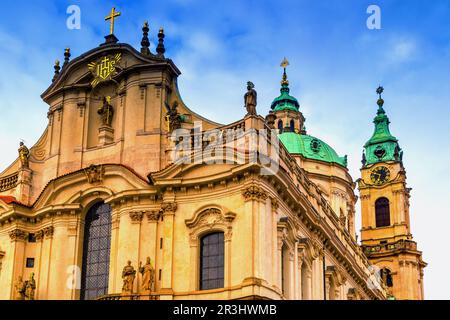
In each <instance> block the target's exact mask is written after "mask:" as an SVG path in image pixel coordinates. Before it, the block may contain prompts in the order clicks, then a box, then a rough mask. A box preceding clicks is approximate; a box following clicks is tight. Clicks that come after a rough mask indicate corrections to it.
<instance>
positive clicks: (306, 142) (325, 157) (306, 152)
mask: <svg viewBox="0 0 450 320" xmlns="http://www.w3.org/2000/svg"><path fill="white" fill-rule="evenodd" d="M278 137H279V139H280V141H281V142H282V143H283V145H284V146H285V147H286V149H287V150H288V151H289V153H291V154H300V155H302V156H304V157H305V158H307V159H314V160H319V161H325V162H328V163H336V164H339V165H341V166H343V167H347V156H345V157H339V156H338V154H337V153H336V151H334V149H333V148H332V147H330V146H329V145H328V144H326V143H325V142H323V141H322V140H320V139H318V138H315V137H313V136H310V135H306V134H299V133H295V132H284V133H282V134H280V135H279V136H278Z"/></svg>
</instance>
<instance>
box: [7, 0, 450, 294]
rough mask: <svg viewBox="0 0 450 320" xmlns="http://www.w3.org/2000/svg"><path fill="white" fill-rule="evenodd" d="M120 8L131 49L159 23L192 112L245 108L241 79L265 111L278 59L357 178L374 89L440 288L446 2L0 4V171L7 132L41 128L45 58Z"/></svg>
mask: <svg viewBox="0 0 450 320" xmlns="http://www.w3.org/2000/svg"><path fill="white" fill-rule="evenodd" d="M73 4H75V5H79V6H80V8H81V30H69V29H67V28H66V19H67V18H68V15H67V14H66V9H67V7H68V6H69V5H73ZM371 4H376V5H378V6H379V7H380V8H381V30H369V29H368V28H367V26H366V20H367V18H368V17H369V15H368V14H367V13H366V9H367V7H368V6H369V5H371ZM112 6H116V7H117V9H118V10H119V11H121V12H122V17H120V18H119V19H118V22H117V27H116V32H115V33H116V35H117V37H118V38H119V39H120V41H121V42H127V43H130V44H131V45H133V46H135V47H136V48H139V43H140V40H141V36H142V34H141V26H142V23H143V22H144V21H145V20H148V21H149V24H150V28H151V30H150V36H151V41H152V48H151V49H152V50H153V51H154V50H155V39H156V34H157V31H158V29H159V27H160V26H164V28H165V30H166V36H167V38H166V48H167V53H166V56H167V57H170V58H171V59H173V60H174V62H175V63H176V64H177V66H178V67H179V68H180V70H181V71H182V73H183V74H182V75H181V77H180V79H179V87H180V91H181V95H182V97H183V99H184V101H185V103H186V104H187V105H188V106H189V107H190V108H191V109H192V110H194V111H196V112H198V113H200V114H202V115H204V116H206V117H209V118H210V119H212V120H215V121H217V122H221V123H229V122H232V121H235V120H237V119H239V118H241V117H242V116H243V115H244V109H243V106H242V105H243V98H242V96H243V94H244V92H245V84H246V82H247V81H248V80H251V81H253V82H254V83H255V85H256V89H257V91H258V95H259V101H258V111H259V113H261V114H263V115H265V114H266V113H267V112H268V110H269V106H270V103H271V101H272V100H273V98H275V97H276V96H277V95H278V93H279V81H280V78H281V69H280V67H279V64H280V62H281V60H282V59H283V57H284V56H286V57H287V58H288V59H289V61H290V63H291V65H290V66H289V68H288V76H289V80H290V82H291V93H292V95H294V96H295V97H297V98H298V99H299V101H300V105H301V111H302V112H303V113H304V116H305V117H306V119H307V123H306V126H307V129H308V132H309V133H310V134H312V135H315V136H317V137H319V138H321V139H323V140H325V141H326V142H328V143H329V144H330V145H332V146H333V147H334V148H335V149H336V151H337V152H338V153H339V154H340V155H344V154H348V156H349V168H350V172H351V174H352V176H353V177H354V179H357V178H358V176H359V167H360V160H361V152H362V146H363V144H364V143H365V142H366V141H367V140H368V139H369V137H370V136H371V134H372V130H373V124H372V119H373V117H374V115H375V112H376V107H377V106H376V94H375V89H376V87H377V86H378V85H379V84H382V85H383V86H384V87H385V94H384V99H385V100H386V104H385V109H386V111H387V113H388V116H389V117H390V120H391V122H392V124H391V132H392V133H393V134H394V135H395V136H396V137H397V138H398V139H399V140H400V144H401V146H402V147H403V149H404V152H405V157H404V160H405V165H406V168H407V173H408V182H409V186H410V187H412V188H413V191H412V199H411V220H412V231H413V235H414V236H415V240H417V241H418V243H419V247H420V249H422V250H423V251H424V259H425V260H426V261H427V262H429V267H428V268H427V269H426V270H425V287H426V288H425V290H426V296H427V298H430V299H432V298H435V299H439V298H440V299H448V298H450V294H449V293H448V289H447V286H448V285H449V284H450V283H449V280H448V277H447V276H446V272H447V266H448V263H449V260H450V258H448V255H446V251H447V250H446V246H445V242H446V237H445V235H446V234H447V233H448V226H449V225H450V212H449V211H450V210H449V209H448V205H447V199H449V197H450V188H449V186H448V184H449V183H448V181H449V179H450V176H449V175H450V174H449V172H450V171H449V169H448V168H447V165H448V163H449V159H450V152H449V143H448V141H449V139H450V129H449V125H448V120H449V119H450V110H449V109H450V108H449V101H450V75H449V70H450V20H449V19H448V17H449V16H450V2H449V1H448V0H433V1H425V0H415V1H413V0H411V1H403V0H391V1H375V0H373V1H365V0H348V1H341V0H334V1H331V0H329V1H325V0H322V1H317V0H316V1H313V0H310V1H306V0H304V1H299V0H296V1H293V0H292V1H291V0H286V1H283V2H279V1H261V0H260V1H248V0H247V1H233V0H227V1H200V0H198V1H197V0H172V1H170V0H165V1H115V2H114V1H108V0H101V1H100V0H85V1H74V0H72V1H63V0H60V1H49V0H45V1H44V0H40V1H32V2H31V1H27V2H25V1H20V2H19V1H10V0H6V1H5V0H4V1H2V9H3V12H6V13H7V14H3V15H2V19H0V68H1V70H2V72H1V73H0V96H1V99H0V110H1V112H2V113H1V114H2V117H1V125H0V150H2V156H1V157H0V170H3V169H4V168H6V167H7V166H8V165H9V164H10V163H11V162H12V161H13V160H14V158H15V157H16V154H17V147H18V141H19V139H24V140H25V141H26V143H27V144H28V145H29V146H31V145H32V144H33V143H35V142H36V140H37V139H38V138H39V136H40V134H41V133H42V131H43V130H44V128H45V126H46V123H47V119H46V112H47V106H46V105H45V104H44V103H43V102H42V101H41V100H40V97H39V96H40V94H41V93H42V92H43V91H44V90H45V89H46V88H47V87H48V85H49V84H50V80H51V78H52V74H53V63H54V60H55V59H57V58H58V59H59V60H63V51H64V48H65V47H67V46H69V47H70V48H71V49H72V54H73V56H78V55H80V54H82V53H83V52H85V51H87V50H89V49H91V48H93V47H96V46H98V45H99V44H100V43H102V42H103V36H105V35H106V34H107V33H108V30H109V29H108V25H107V24H106V23H105V22H104V21H103V18H104V17H105V16H106V15H107V13H108V12H109V11H110V10H111V7H112Z"/></svg>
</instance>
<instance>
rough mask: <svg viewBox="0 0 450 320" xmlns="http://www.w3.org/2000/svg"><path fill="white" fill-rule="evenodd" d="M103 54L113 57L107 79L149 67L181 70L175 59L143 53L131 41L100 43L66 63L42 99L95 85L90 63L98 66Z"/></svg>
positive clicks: (105, 56)
mask: <svg viewBox="0 0 450 320" xmlns="http://www.w3.org/2000/svg"><path fill="white" fill-rule="evenodd" d="M104 58H111V60H113V62H114V67H115V72H114V74H113V75H111V76H110V75H109V74H108V75H107V76H106V77H105V78H106V80H105V81H113V82H117V83H118V82H119V81H120V79H122V78H123V77H124V76H126V74H128V73H129V72H132V71H136V70H139V69H142V68H149V67H150V68H155V69H158V68H160V69H169V70H170V72H171V73H172V74H173V75H174V76H178V75H180V74H181V72H180V71H179V69H178V68H177V67H176V66H175V64H174V63H173V62H172V60H170V59H166V58H164V57H158V56H155V55H152V54H150V55H143V54H141V53H140V52H138V51H137V50H136V49H134V48H133V47H132V46H130V45H129V44H124V43H117V44H108V45H101V46H99V47H97V48H95V49H92V50H90V51H88V52H86V53H84V54H82V55H81V56H79V57H77V58H75V59H73V60H72V61H70V62H69V63H67V64H65V65H63V66H62V70H61V71H60V73H59V75H58V76H57V77H56V78H55V79H54V81H53V83H52V84H51V85H50V87H49V88H48V89H47V90H46V91H45V92H44V93H43V94H42V95H41V97H42V99H44V101H48V100H49V99H50V98H51V97H52V96H53V95H55V94H57V93H59V92H61V91H62V90H65V89H68V88H86V89H89V88H92V86H93V80H95V76H94V75H93V72H91V70H90V65H93V66H94V69H95V68H96V66H97V65H98V64H101V62H102V61H103V60H102V59H104ZM101 80H102V79H101ZM94 87H95V83H94Z"/></svg>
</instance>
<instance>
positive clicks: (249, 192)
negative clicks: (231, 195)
mask: <svg viewBox="0 0 450 320" xmlns="http://www.w3.org/2000/svg"><path fill="white" fill-rule="evenodd" d="M242 195H243V197H244V199H245V201H252V200H257V201H265V200H266V199H267V197H268V196H267V193H266V192H265V191H264V190H263V189H262V188H260V187H257V186H250V187H248V188H247V189H245V190H244V191H243V192H242Z"/></svg>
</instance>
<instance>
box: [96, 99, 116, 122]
mask: <svg viewBox="0 0 450 320" xmlns="http://www.w3.org/2000/svg"><path fill="white" fill-rule="evenodd" d="M97 113H98V114H99V115H101V117H102V124H103V125H104V126H107V127H111V125H112V119H113V116H114V108H113V106H112V105H111V97H109V96H108V97H104V98H103V106H101V107H100V108H99V109H98V110H97Z"/></svg>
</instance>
